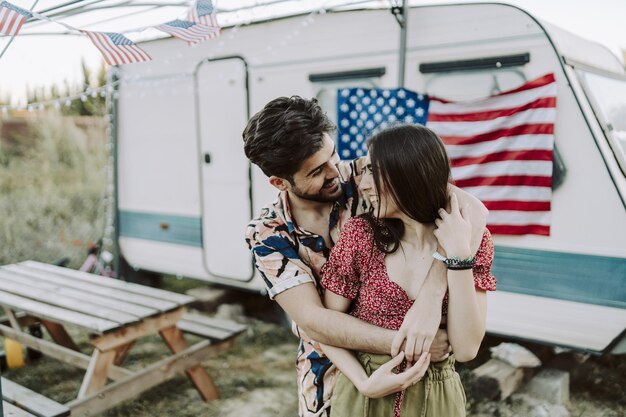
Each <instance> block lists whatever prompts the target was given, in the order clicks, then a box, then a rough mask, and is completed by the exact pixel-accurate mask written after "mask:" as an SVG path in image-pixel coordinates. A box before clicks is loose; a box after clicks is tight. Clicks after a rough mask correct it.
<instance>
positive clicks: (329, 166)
mask: <svg viewBox="0 0 626 417" xmlns="http://www.w3.org/2000/svg"><path fill="white" fill-rule="evenodd" d="M338 163H339V156H338V155H337V150H336V149H335V144H334V143H333V140H332V139H331V138H330V136H328V135H327V134H326V133H324V139H323V141H322V147H321V148H320V149H319V150H318V151H317V152H315V153H314V154H313V155H311V156H310V157H309V158H308V159H306V160H305V161H304V163H303V164H302V166H301V167H300V169H299V170H298V171H297V172H296V173H295V174H294V175H293V182H289V183H288V190H289V192H290V193H293V194H294V195H296V196H298V197H300V198H302V199H304V200H310V201H316V202H320V203H327V202H334V201H337V200H338V199H339V198H340V197H341V196H342V194H343V189H342V187H341V183H340V178H339V171H338V170H337V164H338Z"/></svg>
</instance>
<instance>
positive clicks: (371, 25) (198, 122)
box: [111, 3, 626, 353]
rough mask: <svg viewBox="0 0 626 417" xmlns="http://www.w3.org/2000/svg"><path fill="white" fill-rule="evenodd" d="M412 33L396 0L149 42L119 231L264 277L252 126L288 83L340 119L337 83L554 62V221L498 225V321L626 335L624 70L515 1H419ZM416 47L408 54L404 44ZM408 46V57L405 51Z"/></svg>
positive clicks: (125, 137)
mask: <svg viewBox="0 0 626 417" xmlns="http://www.w3.org/2000/svg"><path fill="white" fill-rule="evenodd" d="M406 21H407V25H406V45H405V48H402V49H404V51H402V50H401V48H399V45H400V35H401V28H400V26H399V25H398V23H397V21H396V18H395V17H394V16H393V15H392V13H391V12H390V10H389V9H365V10H342V11H335V12H334V11H327V12H325V13H319V12H316V13H312V14H307V15H297V16H287V17H283V18H275V19H272V20H269V21H259V22H253V23H251V24H247V25H242V26H235V27H226V28H223V33H222V35H221V36H220V37H218V38H215V39H212V40H209V41H207V42H204V43H201V44H199V45H197V46H195V47H188V46H187V45H186V44H185V43H184V42H182V41H180V40H178V39H175V38H167V39H159V40H153V41H148V42H143V43H142V44H141V47H142V48H144V49H145V50H146V51H147V52H148V53H149V54H150V55H151V56H152V57H153V59H154V60H153V61H151V62H148V63H140V64H134V65H127V66H123V67H121V68H116V69H115V72H114V73H112V76H113V77H115V78H114V79H115V80H118V84H117V87H116V91H115V93H114V94H113V97H114V103H113V106H112V109H113V110H112V114H111V117H112V126H113V128H112V129H111V134H112V143H113V144H114V151H115V160H116V170H115V173H116V175H115V191H116V196H117V199H116V206H117V210H116V214H117V218H116V243H117V244H118V247H119V254H120V256H121V257H123V259H124V260H125V262H127V263H128V264H129V265H130V266H131V267H132V268H133V269H135V270H137V271H151V272H156V273H162V274H173V275H177V276H181V277H190V278H194V279H198V280H204V281H206V282H208V283H213V284H219V285H224V286H229V287H234V288H239V289H242V290H248V291H257V292H264V291H265V288H264V284H263V281H262V279H261V278H260V277H259V275H258V274H257V273H256V271H255V268H254V267H253V263H252V260H251V255H250V253H249V250H248V248H247V247H246V245H245V243H244V230H245V227H246V224H247V223H248V221H249V219H251V218H252V217H254V216H255V215H256V213H258V212H259V210H260V208H261V207H263V206H264V205H265V204H267V203H268V202H270V201H272V200H273V199H275V198H276V194H277V193H276V190H275V189H274V188H272V187H271V186H270V185H269V183H268V181H267V178H266V177H265V176H264V174H263V173H262V172H261V171H260V170H259V169H258V168H257V167H255V166H251V165H250V164H249V163H248V161H247V159H246V157H245V155H244V153H243V144H242V140H241V133H242V130H243V128H244V126H245V124H246V121H247V120H248V118H249V117H250V116H251V115H252V114H254V113H255V112H256V111H258V110H259V109H261V108H262V107H263V105H265V104H266V103H267V102H268V101H270V100H271V99H273V98H276V97H278V96H290V95H300V96H303V97H317V99H318V100H319V101H320V103H321V104H322V106H323V107H324V108H325V110H326V111H327V113H328V115H329V116H330V117H331V118H335V121H336V114H337V108H336V101H337V97H336V95H337V91H338V89H340V88H344V87H381V88H393V87H397V86H398V73H399V65H400V62H404V63H405V64H404V68H405V81H404V86H405V87H406V88H407V89H410V90H413V91H417V92H420V93H426V94H429V95H435V96H437V97H443V98H446V99H449V100H466V99H474V98H480V97H487V96H489V95H491V94H493V93H494V92H498V91H505V90H508V89H512V88H516V87H518V86H519V85H522V84H524V83H525V82H526V81H529V80H532V79H535V78H537V77H539V76H542V75H544V74H547V73H553V74H554V76H555V78H556V82H557V84H558V97H557V102H558V105H557V115H556V122H555V143H556V149H557V150H558V154H557V153H555V155H556V156H558V157H555V160H554V167H555V168H554V182H553V194H552V211H551V216H552V219H551V233H550V236H537V235H523V236H494V241H495V245H496V255H495V261H494V267H493V272H494V274H495V275H496V277H497V279H498V291H496V292H495V293H490V294H489V298H488V305H489V306H488V319H487V331H488V332H489V333H491V334H496V335H501V336H504V337H507V338H511V339H517V340H529V341H535V342H539V343H545V344H549V345H554V346H562V347H565V348H572V349H576V350H581V351H587V352H594V353H608V352H613V353H623V352H626V341H625V340H624V336H625V334H624V330H625V329H626V176H625V173H626V122H625V121H626V75H625V71H624V67H623V65H622V64H621V63H620V62H619V60H618V59H617V58H616V57H615V56H614V55H613V54H611V52H610V51H609V50H607V49H606V48H604V47H602V46H601V45H598V44H596V43H593V42H590V41H587V40H585V39H582V38H580V37H578V36H576V35H574V34H571V33H568V32H565V31H563V30H561V29H559V28H557V27H554V26H552V25H550V24H548V23H545V22H542V21H539V20H538V19H536V18H535V17H533V16H532V15H530V14H529V13H527V12H525V11H524V10H521V9H519V8H517V7H514V6H510V5H505V4H495V3H494V4H484V3H483V4H461V5H459V4H456V5H437V6H423V7H412V8H410V9H409V10H408V13H407V16H406ZM403 52H404V53H405V55H404V54H403ZM403 55H404V58H403Z"/></svg>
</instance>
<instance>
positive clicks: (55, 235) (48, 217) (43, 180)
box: [0, 114, 107, 267]
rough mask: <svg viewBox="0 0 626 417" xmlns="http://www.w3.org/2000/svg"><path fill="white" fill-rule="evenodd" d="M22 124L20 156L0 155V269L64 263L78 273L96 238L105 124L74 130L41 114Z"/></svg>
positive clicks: (65, 120)
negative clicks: (33, 262)
mask: <svg viewBox="0 0 626 417" xmlns="http://www.w3.org/2000/svg"><path fill="white" fill-rule="evenodd" d="M27 123H28V129H26V131H27V132H29V137H28V138H23V143H27V144H28V147H27V148H26V149H24V147H23V146H18V147H17V148H18V149H20V151H19V152H11V149H7V147H6V146H4V145H1V146H2V147H1V148H0V264H7V263H14V262H19V261H22V260H25V259H35V260H39V261H42V262H52V261H55V260H57V259H59V258H61V257H65V256H68V257H70V258H71V266H73V267H77V266H80V263H81V261H82V260H83V259H84V258H85V256H86V250H85V248H86V245H87V244H88V243H89V242H93V241H96V240H97V239H99V238H100V237H101V235H102V231H103V219H104V206H103V197H104V191H105V185H106V176H105V162H106V158H107V151H106V132H105V124H104V121H103V120H100V121H99V122H95V123H93V125H92V126H87V127H84V123H83V126H81V127H82V128H78V127H77V126H76V123H75V119H74V118H71V117H62V116H59V115H55V114H48V115H45V116H40V117H38V118H36V119H31V120H28V122H27ZM3 143H5V142H3V141H2V140H0V144H3ZM15 148H16V146H15V144H13V145H12V149H15Z"/></svg>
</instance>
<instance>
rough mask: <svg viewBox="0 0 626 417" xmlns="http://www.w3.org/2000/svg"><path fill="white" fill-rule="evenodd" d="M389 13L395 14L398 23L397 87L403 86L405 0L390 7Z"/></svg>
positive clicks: (406, 8) (406, 2) (407, 13)
mask: <svg viewBox="0 0 626 417" xmlns="http://www.w3.org/2000/svg"><path fill="white" fill-rule="evenodd" d="M391 13H393V15H394V16H395V18H396V20H397V21H398V24H399V25H400V47H399V49H398V87H399V88H403V87H404V73H405V69H406V68H405V67H406V32H407V31H406V29H407V22H408V15H409V4H408V1H407V0H402V6H395V7H392V8H391Z"/></svg>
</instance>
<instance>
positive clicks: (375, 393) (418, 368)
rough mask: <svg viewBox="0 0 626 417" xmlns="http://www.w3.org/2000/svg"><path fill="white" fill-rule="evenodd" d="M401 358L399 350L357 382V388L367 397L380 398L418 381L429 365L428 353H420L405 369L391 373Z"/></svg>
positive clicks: (402, 354)
mask: <svg viewBox="0 0 626 417" xmlns="http://www.w3.org/2000/svg"><path fill="white" fill-rule="evenodd" d="M403 359H404V352H400V354H398V355H397V356H395V357H394V358H392V359H391V360H390V361H389V362H387V363H385V364H384V365H382V366H381V367H380V368H378V369H377V370H376V371H374V373H373V374H372V375H370V376H369V377H368V378H367V379H365V380H364V381H363V382H361V383H359V384H358V385H357V389H358V390H359V391H360V392H361V394H363V395H365V396H366V397H368V398H382V397H385V396H387V395H389V394H393V393H394V392H399V391H403V390H405V389H407V388H408V387H410V386H411V385H414V384H415V383H417V382H418V381H420V380H421V379H422V378H423V377H424V374H425V373H426V370H427V369H428V365H430V353H426V352H425V353H422V355H421V356H420V358H419V360H418V361H417V362H415V364H414V365H413V366H411V367H410V368H408V369H406V370H405V371H403V372H400V373H397V374H396V373H393V370H394V369H395V368H396V367H397V366H398V365H400V364H401V363H402V360H403Z"/></svg>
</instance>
